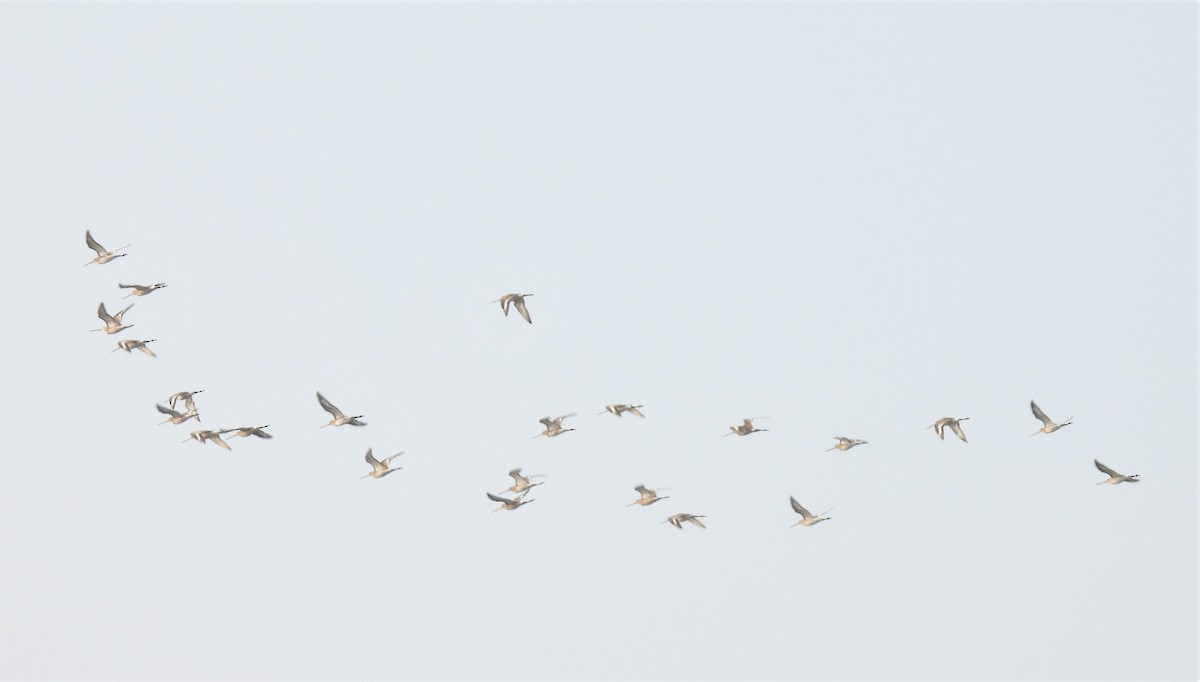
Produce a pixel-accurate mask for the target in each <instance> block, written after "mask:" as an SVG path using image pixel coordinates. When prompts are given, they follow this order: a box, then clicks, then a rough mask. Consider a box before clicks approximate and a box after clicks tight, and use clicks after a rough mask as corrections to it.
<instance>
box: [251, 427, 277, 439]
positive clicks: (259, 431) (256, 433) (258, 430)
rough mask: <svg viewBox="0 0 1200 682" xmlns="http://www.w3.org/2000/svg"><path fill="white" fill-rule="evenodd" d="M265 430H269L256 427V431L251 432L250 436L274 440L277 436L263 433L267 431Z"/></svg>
mask: <svg viewBox="0 0 1200 682" xmlns="http://www.w3.org/2000/svg"><path fill="white" fill-rule="evenodd" d="M265 428H267V427H266V426H256V427H254V430H253V431H251V432H250V435H252V436H258V437H259V438H274V437H275V436H272V435H271V434H269V433H267V432H266V431H263V429H265Z"/></svg>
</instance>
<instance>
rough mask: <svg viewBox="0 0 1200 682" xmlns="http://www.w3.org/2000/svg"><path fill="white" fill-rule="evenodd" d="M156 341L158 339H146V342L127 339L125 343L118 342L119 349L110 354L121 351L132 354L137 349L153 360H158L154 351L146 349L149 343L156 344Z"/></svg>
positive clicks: (111, 351)
mask: <svg viewBox="0 0 1200 682" xmlns="http://www.w3.org/2000/svg"><path fill="white" fill-rule="evenodd" d="M155 341H156V339H146V340H145V341H135V340H134V339H125V340H123V341H118V342H117V347H116V348H114V349H112V350H110V351H108V352H110V353H116V352H117V351H119V350H123V351H125V352H126V353H132V352H133V349H134V348H137V349H138V350H140V351H142V352H143V353H145V354H146V355H149V356H150V357H152V358H156V357H158V356H157V355H155V354H154V351H152V350H150V349H149V348H147V347H146V344H147V343H154V342H155Z"/></svg>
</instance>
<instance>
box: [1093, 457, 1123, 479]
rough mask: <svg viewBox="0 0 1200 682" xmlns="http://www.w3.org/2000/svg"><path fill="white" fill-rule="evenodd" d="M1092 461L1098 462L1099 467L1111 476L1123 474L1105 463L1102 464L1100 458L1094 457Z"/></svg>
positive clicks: (1097, 466)
mask: <svg viewBox="0 0 1200 682" xmlns="http://www.w3.org/2000/svg"><path fill="white" fill-rule="evenodd" d="M1092 461H1093V462H1095V463H1096V468H1097V469H1099V470H1100V471H1102V472H1104V473H1106V474H1108V475H1109V476H1120V475H1121V474H1118V473H1117V472H1115V471H1113V470H1112V469H1109V468H1108V467H1106V466H1104V465H1103V464H1101V463H1100V460H1098V459H1093V460H1092Z"/></svg>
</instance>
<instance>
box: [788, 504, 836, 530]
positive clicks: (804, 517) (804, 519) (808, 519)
mask: <svg viewBox="0 0 1200 682" xmlns="http://www.w3.org/2000/svg"><path fill="white" fill-rule="evenodd" d="M788 499H789V500H791V502H792V511H794V512H796V513H797V514H799V515H800V520H799V521H797V522H795V523H793V524H792V525H793V526H815V525H817V524H818V523H820V522H822V521H828V520H829V519H831V518H833V517H832V516H825V515H826V514H828V513H829V512H831V511H833V510H832V509H828V510H826V511H823V512H821V513H820V514H817V515H816V516H814V515H813V513H812V512H810V511H808V510H807V509H805V508H804V507H803V506H801V505H800V503H799V502H797V501H796V498H794V497H789V498H788Z"/></svg>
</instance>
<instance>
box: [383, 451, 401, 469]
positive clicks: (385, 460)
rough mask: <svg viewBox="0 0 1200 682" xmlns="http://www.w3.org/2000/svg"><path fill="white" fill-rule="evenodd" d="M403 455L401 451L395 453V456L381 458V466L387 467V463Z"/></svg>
mask: <svg viewBox="0 0 1200 682" xmlns="http://www.w3.org/2000/svg"><path fill="white" fill-rule="evenodd" d="M403 454H404V451H403V450H401V451H400V452H397V453H396V454H394V455H391V456H389V457H384V458H383V465H384V466H385V467H386V466H388V462H390V461H392V460H393V459H396V458H397V457H399V456H400V455H403Z"/></svg>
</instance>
